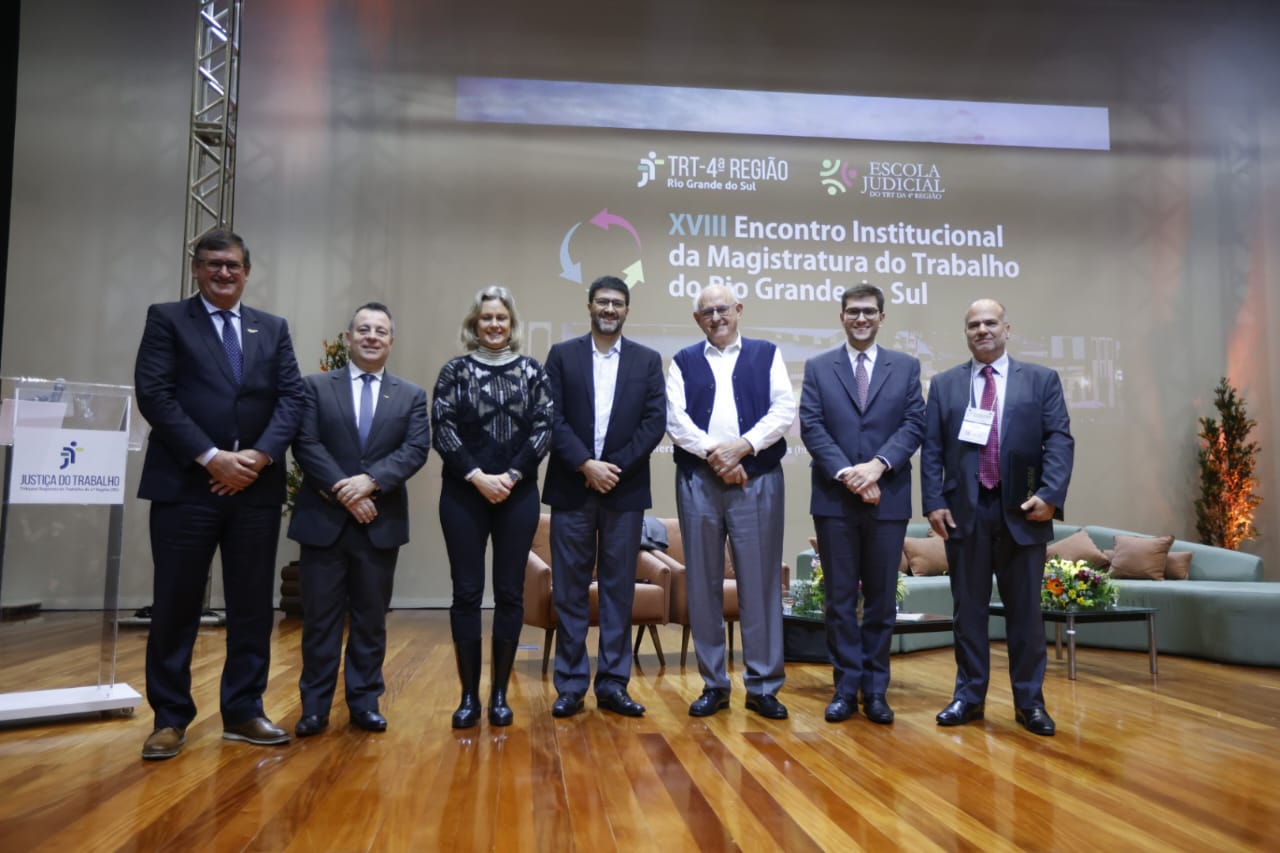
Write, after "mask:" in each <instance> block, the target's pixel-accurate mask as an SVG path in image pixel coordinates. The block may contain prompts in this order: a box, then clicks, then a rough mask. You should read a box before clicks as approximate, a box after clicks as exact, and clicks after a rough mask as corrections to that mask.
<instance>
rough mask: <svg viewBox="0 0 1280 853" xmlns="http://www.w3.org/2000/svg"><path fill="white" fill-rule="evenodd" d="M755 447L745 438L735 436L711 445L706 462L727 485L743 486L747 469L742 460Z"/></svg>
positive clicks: (745, 482) (745, 481)
mask: <svg viewBox="0 0 1280 853" xmlns="http://www.w3.org/2000/svg"><path fill="white" fill-rule="evenodd" d="M754 451H755V448H753V447H752V446H751V442H749V441H747V440H746V439H745V438H735V439H732V440H730V441H722V442H720V443H719V444H716V445H713V446H712V447H711V449H710V450H709V451H708V452H707V464H708V465H710V466H711V470H712V471H714V472H715V474H716V476H717V477H719V478H720V479H721V480H723V481H724V482H726V483H728V484H729V485H731V486H733V485H737V486H745V485H746V484H747V480H748V477H747V471H746V469H745V468H743V467H742V460H743V459H744V458H746V456H747V455H748V454H750V453H753V452H754Z"/></svg>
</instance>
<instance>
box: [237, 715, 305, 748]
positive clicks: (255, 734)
mask: <svg viewBox="0 0 1280 853" xmlns="http://www.w3.org/2000/svg"><path fill="white" fill-rule="evenodd" d="M222 738H223V740H242V741H244V742H245V743H252V744H255V745H256V746H276V745H278V744H282V743H288V742H289V733H288V732H286V731H285V730H284V729H282V728H280V727H279V726H277V725H276V724H275V723H273V722H271V721H270V720H268V719H267V718H266V717H254V718H253V719H251V720H245V721H244V722H243V723H237V724H236V725H234V726H228V725H224V726H223V727H222Z"/></svg>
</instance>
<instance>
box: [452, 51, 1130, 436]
mask: <svg viewBox="0 0 1280 853" xmlns="http://www.w3.org/2000/svg"><path fill="white" fill-rule="evenodd" d="M456 119H457V121H458V122H460V123H461V124H462V125H464V126H465V127H466V129H467V134H468V136H467V139H468V145H467V146H466V151H465V152H464V153H463V154H461V155H460V156H461V163H460V164H459V165H460V171H459V172H458V174H459V175H460V176H462V177H460V178H459V180H465V182H466V185H467V187H468V192H467V193H466V195H465V197H460V198H458V199H456V200H455V201H456V204H457V205H459V206H460V210H459V212H460V214H461V215H464V216H475V217H476V219H477V220H483V221H491V222H494V223H495V226H494V227H495V228H497V229H498V231H499V232H500V233H507V232H509V233H519V234H521V235H522V236H521V238H520V245H519V246H516V247H513V248H511V249H510V250H509V251H510V252H512V253H514V256H515V257H516V258H518V265H519V268H520V277H519V278H517V279H516V280H521V281H523V282H525V283H524V284H523V285H522V286H523V288H524V290H523V292H522V295H523V296H524V298H525V302H526V305H527V307H526V308H525V313H526V314H528V315H529V319H530V321H531V323H530V327H531V329H532V330H533V331H534V332H535V341H534V342H533V343H532V346H531V347H530V351H531V352H533V353H535V354H540V353H543V352H545V350H546V347H547V346H549V345H550V344H551V343H554V342H556V341H559V340H563V339H565V338H567V337H571V336H573V335H578V334H583V333H584V332H585V331H587V325H586V319H587V318H586V312H585V310H583V309H582V307H581V300H579V299H578V297H579V296H580V295H581V294H582V292H583V291H582V289H583V288H584V287H585V286H586V285H587V284H589V283H590V281H591V279H593V278H595V277H596V276H599V275H602V274H612V275H617V276H619V277H621V278H623V279H624V280H625V281H626V282H627V283H628V284H629V285H630V286H631V287H632V293H633V300H634V301H635V303H637V305H639V304H640V303H643V306H644V309H643V312H641V311H640V309H639V308H638V307H637V308H633V310H632V317H633V320H632V321H629V322H628V325H627V334H628V335H629V336H631V337H634V338H636V339H637V340H640V341H641V342H643V343H646V344H648V345H650V346H653V347H655V348H656V349H658V350H659V351H660V352H662V353H663V355H664V356H666V357H670V356H671V355H672V354H673V353H674V352H676V351H677V350H678V349H680V348H681V347H683V346H687V345H688V344H690V343H693V342H694V341H696V340H697V334H698V331H697V329H696V328H695V326H694V324H693V321H692V319H691V312H692V300H693V298H694V297H696V295H697V294H698V292H699V291H700V289H701V288H703V287H705V286H707V285H711V284H721V285H727V286H729V287H731V288H733V290H734V292H735V293H736V294H737V296H738V297H739V299H740V300H741V301H742V302H743V303H744V306H745V308H744V314H743V318H742V328H743V330H744V332H745V333H746V334H748V335H753V336H757V337H765V338H768V339H770V340H773V341H775V342H777V343H778V344H779V345H780V346H781V347H782V348H783V355H784V357H785V358H786V360H787V362H788V364H789V365H790V367H791V369H792V371H793V373H794V375H795V376H794V378H795V381H796V387H797V390H798V388H799V381H800V375H801V372H802V369H803V365H804V361H805V359H807V358H809V357H810V356H813V355H816V354H817V353H820V352H822V351H824V350H828V349H831V348H833V347H835V346H838V345H840V344H841V343H842V342H843V340H844V333H843V330H842V329H841V326H840V323H839V318H838V313H839V305H838V299H839V295H840V293H841V292H843V291H844V290H845V289H846V288H848V287H851V286H853V285H856V284H858V283H860V282H863V281H868V282H870V283H872V284H875V285H878V286H879V287H881V288H882V289H883V290H884V292H885V297H886V306H885V311H886V314H887V319H886V321H885V324H884V327H883V329H882V332H881V337H880V343H882V344H883V345H885V346H888V347H891V348H894V349H898V350H903V351H906V352H909V353H912V354H914V355H916V356H917V357H919V358H920V360H921V362H922V364H923V367H924V377H925V380H926V382H927V381H928V378H929V377H931V376H932V375H933V374H934V373H937V372H939V371H941V370H945V369H946V368H949V367H951V366H953V365H955V364H957V363H959V362H961V361H964V360H965V359H967V358H968V357H969V353H968V350H967V348H966V345H965V339H964V334H963V314H964V311H965V308H966V307H967V306H968V305H969V303H971V302H972V301H973V300H974V299H977V298H980V297H993V298H996V299H999V300H1001V301H1002V302H1004V303H1005V304H1006V306H1007V308H1008V311H1009V320H1010V322H1011V324H1012V326H1013V331H1014V336H1015V337H1014V341H1013V342H1012V343H1011V345H1010V353H1011V354H1012V355H1014V356H1015V357H1019V358H1025V359H1028V360H1031V361H1036V362H1039V363H1041V364H1046V365H1048V366H1050V367H1052V368H1054V369H1056V370H1057V371H1058V372H1059V373H1060V374H1061V376H1062V379H1063V385H1064V388H1065V389H1066V393H1067V397H1068V402H1069V404H1070V406H1071V407H1072V408H1073V409H1075V410H1085V411H1078V412H1077V413H1076V414H1075V415H1074V416H1075V417H1077V418H1078V417H1080V416H1086V417H1087V418H1088V419H1091V420H1098V419H1102V420H1106V419H1107V418H1108V417H1109V416H1108V414H1107V413H1108V412H1113V411H1114V410H1116V409H1118V408H1119V407H1121V405H1122V400H1123V397H1122V386H1123V380H1124V375H1123V374H1124V366H1123V363H1122V359H1121V355H1122V352H1123V351H1124V347H1123V346H1122V342H1123V340H1124V335H1125V329H1124V325H1123V323H1124V319H1123V317H1124V314H1123V312H1120V311H1108V310H1105V309H1106V306H1108V304H1110V303H1113V302H1114V301H1115V300H1116V298H1117V293H1118V292H1119V291H1120V289H1121V286H1122V284H1123V283H1122V282H1119V281H1117V280H1116V277H1117V276H1118V275H1119V273H1118V272H1116V271H1117V270H1120V269H1123V268H1124V267H1125V264H1124V262H1123V261H1124V254H1125V247H1123V246H1121V245H1117V244H1116V241H1117V240H1118V238H1117V237H1115V236H1114V235H1115V234H1117V233H1118V231H1119V229H1118V228H1117V227H1116V219H1115V218H1116V216H1117V213H1116V211H1117V210H1118V209H1119V207H1120V205H1119V199H1118V189H1117V186H1116V179H1115V176H1114V174H1113V168H1114V167H1113V164H1112V159H1113V157H1112V155H1111V153H1110V135H1109V116H1108V110H1107V109H1106V108H1102V107H1080V106H1052V105H1033V104H997V103H974V102H958V101H931V100H910V99H900V98H867V97H857V96H844V95H819V94H800V93H780V92H746V91H733V90H720V89H691V88H679V87H666V86H640V85H613V84H602V83H573V82H556V81H539V80H512V79H497V78H475V77H467V78H459V79H458V80H457V82H456ZM505 272H507V273H508V274H511V270H506V271H505ZM495 280H496V279H495ZM529 297H533V298H532V300H531V299H530V298H529ZM558 305H564V306H569V307H565V308H563V309H557V308H555V307H554V306H558ZM638 317H643V318H644V319H643V321H640V320H639V319H638ZM655 318H658V319H656V320H655ZM537 335H545V336H546V337H545V339H542V340H539V339H537V337H536V336H537ZM1088 410H1093V411H1088Z"/></svg>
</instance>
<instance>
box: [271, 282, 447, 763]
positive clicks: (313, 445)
mask: <svg viewBox="0 0 1280 853" xmlns="http://www.w3.org/2000/svg"><path fill="white" fill-rule="evenodd" d="M343 335H344V337H345V338H346V343H347V352H348V354H349V358H350V360H349V362H348V364H347V366H346V367H345V368H343V369H341V370H332V371H329V372H327V373H316V374H313V375H311V376H308V377H307V378H306V386H307V404H306V408H305V409H304V410H303V414H302V425H301V427H300V428H299V430H298V437H297V438H296V439H295V440H294V443H293V455H294V456H295V457H296V458H297V460H298V464H299V465H301V466H302V474H303V479H302V487H301V488H300V489H299V490H298V496H297V500H296V502H295V503H294V508H293V517H292V519H291V520H290V522H289V538H290V539H294V540H296V541H297V542H300V543H301V544H302V558H301V560H300V577H301V581H302V612H303V622H302V678H301V679H300V681H299V682H298V687H299V689H300V691H301V692H302V718H301V719H300V720H299V721H298V725H297V726H296V727H295V728H294V733H295V734H297V735H298V737H309V736H311V735H315V734H319V733H320V732H322V731H324V729H325V728H326V727H327V726H328V725H329V708H330V706H332V704H333V694H334V691H335V689H336V687H337V683H338V661H339V659H340V658H341V657H342V626H343V622H344V620H345V617H346V616H347V615H348V614H350V617H351V627H350V632H349V634H348V637H347V652H346V668H345V669H344V680H345V683H346V702H347V708H348V710H349V711H350V718H351V724H352V725H354V726H356V727H357V728H361V729H364V730H365V731H374V732H380V731H385V730H386V728H387V720H386V718H385V717H383V716H382V714H381V712H380V711H379V708H378V697H379V696H381V695H382V693H383V691H384V689H385V685H384V683H383V680H382V662H383V659H384V658H385V657H386V652H387V609H388V608H389V607H390V606H391V590H392V582H393V578H394V576H395V569H396V558H397V556H398V555H399V553H400V546H401V545H403V544H404V543H406V542H408V541H409V498H408V494H407V493H406V491H405V483H406V481H407V480H408V479H409V478H410V477H412V476H413V475H414V474H416V473H417V472H418V470H419V469H420V468H421V467H422V466H423V464H424V463H425V462H426V461H427V451H428V450H429V449H430V447H431V439H430V429H431V428H430V418H429V415H428V410H427V392H426V391H424V390H423V389H422V388H420V387H418V386H417V385H415V384H413V383H412V382H408V381H406V380H404V379H401V378H400V377H398V376H395V375H393V374H391V373H390V372H389V371H387V370H386V369H385V368H386V364H387V358H388V357H389V356H390V355H391V346H392V344H393V343H394V342H395V321H394V320H393V319H392V318H391V312H390V311H389V310H388V309H387V306H385V305H383V304H382V303H380V302H369V303H366V304H364V305H361V306H360V307H359V308H358V309H356V312H355V314H354V315H352V317H351V322H350V324H349V325H348V327H347V331H346V332H344V333H343Z"/></svg>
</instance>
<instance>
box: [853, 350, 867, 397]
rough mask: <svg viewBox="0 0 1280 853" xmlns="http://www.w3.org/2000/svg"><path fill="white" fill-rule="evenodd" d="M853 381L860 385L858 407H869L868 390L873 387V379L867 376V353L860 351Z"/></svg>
mask: <svg viewBox="0 0 1280 853" xmlns="http://www.w3.org/2000/svg"><path fill="white" fill-rule="evenodd" d="M853 381H854V383H855V384H856V385H857V386H858V408H859V409H861V410H862V411H866V409H867V392H868V391H869V390H870V389H871V380H870V379H869V378H868V377H867V354H866V353H865V352H860V353H858V367H857V369H856V370H854V371H853Z"/></svg>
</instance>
